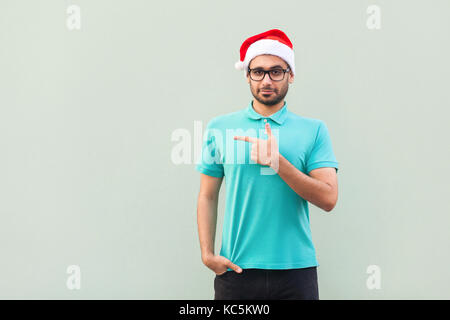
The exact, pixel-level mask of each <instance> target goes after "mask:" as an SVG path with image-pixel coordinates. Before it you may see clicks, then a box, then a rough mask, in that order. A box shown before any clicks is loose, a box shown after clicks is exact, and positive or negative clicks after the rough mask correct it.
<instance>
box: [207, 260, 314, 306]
mask: <svg viewBox="0 0 450 320" xmlns="http://www.w3.org/2000/svg"><path fill="white" fill-rule="evenodd" d="M288 299H289V300H292V299H295V300H319V288H318V283H317V267H310V268H301V269H285V270H278V269H276V270H275V269H270V270H268V269H242V272H241V273H237V272H235V271H227V272H225V273H223V274H221V275H216V277H215V278H214V300H288Z"/></svg>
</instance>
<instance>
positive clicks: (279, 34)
mask: <svg viewBox="0 0 450 320" xmlns="http://www.w3.org/2000/svg"><path fill="white" fill-rule="evenodd" d="M293 49H294V48H293V46H292V42H291V40H289V38H288V36H287V35H286V34H285V33H284V32H283V31H281V30H278V29H271V30H269V31H266V32H263V33H260V34H257V35H254V36H252V37H250V38H248V39H247V40H245V41H244V42H243V43H242V45H241V48H240V50H239V52H240V60H239V61H238V62H236V63H235V64H234V67H235V68H236V69H238V70H245V74H246V75H247V72H248V65H249V64H250V61H252V59H253V58H254V57H256V56H259V55H261V54H271V55H274V56H278V57H280V58H281V59H283V60H284V61H286V63H287V64H288V65H289V67H290V68H291V70H292V73H293V74H294V75H295V63H294V50H293Z"/></svg>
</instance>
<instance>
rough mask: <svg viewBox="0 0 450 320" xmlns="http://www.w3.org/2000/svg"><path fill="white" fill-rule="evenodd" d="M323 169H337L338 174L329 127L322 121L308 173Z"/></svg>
mask: <svg viewBox="0 0 450 320" xmlns="http://www.w3.org/2000/svg"><path fill="white" fill-rule="evenodd" d="M322 167H333V168H336V172H337V171H338V162H337V160H336V157H335V156H334V153H333V147H332V145H331V139H330V134H329V132H328V128H327V125H326V124H325V123H324V122H323V121H320V125H319V128H318V130H317V135H316V139H315V142H314V145H313V147H312V148H311V151H310V153H309V156H308V159H307V162H306V172H307V173H309V172H310V171H311V170H314V169H317V168H322Z"/></svg>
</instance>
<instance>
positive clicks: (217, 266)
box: [203, 254, 242, 276]
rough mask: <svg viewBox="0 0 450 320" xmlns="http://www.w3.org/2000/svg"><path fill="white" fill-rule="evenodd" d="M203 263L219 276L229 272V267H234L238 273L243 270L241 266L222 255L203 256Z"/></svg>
mask: <svg viewBox="0 0 450 320" xmlns="http://www.w3.org/2000/svg"><path fill="white" fill-rule="evenodd" d="M203 263H204V264H205V266H207V267H208V268H210V269H211V270H212V271H214V273H215V274H216V275H218V276H220V275H222V274H224V273H225V272H227V269H228V268H230V269H233V270H234V271H236V272H237V273H241V272H242V269H241V268H240V267H239V266H237V265H235V264H234V263H233V262H231V261H230V260H228V259H227V258H225V257H223V256H220V255H214V254H209V255H207V256H206V257H205V258H203Z"/></svg>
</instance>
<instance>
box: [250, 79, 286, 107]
mask: <svg viewBox="0 0 450 320" xmlns="http://www.w3.org/2000/svg"><path fill="white" fill-rule="evenodd" d="M263 89H266V90H272V91H273V92H272V93H271V94H270V95H265V94H262V90H263ZM288 89H289V84H288V83H287V82H286V85H285V86H283V87H281V88H280V89H276V88H269V87H266V88H261V89H257V88H255V89H253V88H252V86H251V85H250V91H251V92H252V95H253V97H255V99H256V100H257V101H258V102H260V103H261V104H264V105H266V106H273V105H276V104H278V103H279V102H281V101H282V100H283V99H284V97H286V94H287V92H288Z"/></svg>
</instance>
